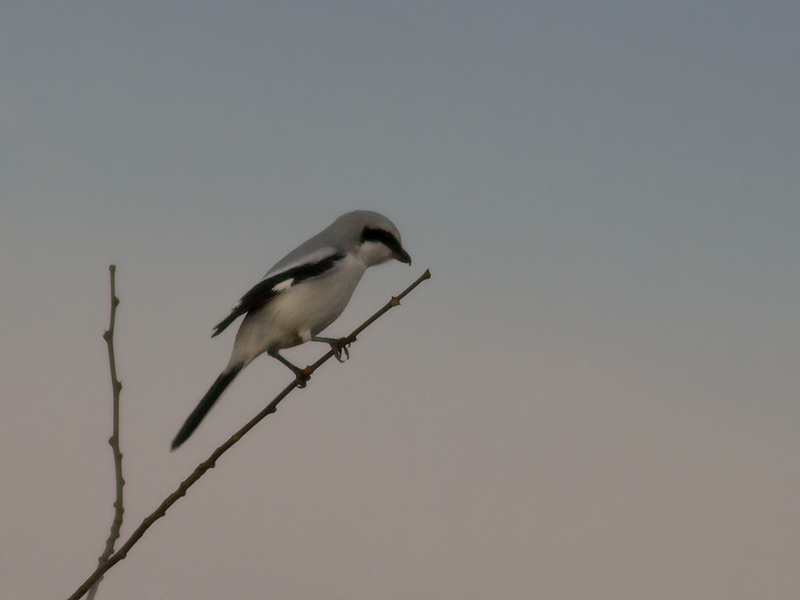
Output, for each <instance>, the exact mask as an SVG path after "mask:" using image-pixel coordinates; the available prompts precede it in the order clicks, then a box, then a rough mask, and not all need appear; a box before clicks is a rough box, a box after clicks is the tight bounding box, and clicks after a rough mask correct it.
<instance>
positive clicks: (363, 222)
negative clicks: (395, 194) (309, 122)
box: [171, 210, 411, 450]
mask: <svg viewBox="0 0 800 600" xmlns="http://www.w3.org/2000/svg"><path fill="white" fill-rule="evenodd" d="M392 259H394V260H397V261H399V262H401V263H405V264H408V265H410V264H411V257H410V256H409V254H408V252H406V251H405V249H404V248H403V245H402V243H401V240H400V232H399V231H398V229H397V227H396V226H395V225H394V223H392V222H391V221H390V220H389V219H388V218H386V217H385V216H383V215H381V214H379V213H377V212H373V211H369V210H356V211H352V212H348V213H345V214H343V215H341V216H340V217H339V218H337V219H336V220H335V221H334V222H333V223H332V224H331V225H329V226H328V227H327V228H325V229H324V230H322V231H321V232H320V233H318V234H317V235H315V236H314V237H312V238H310V239H309V240H307V241H305V242H304V243H302V244H301V245H300V246H298V247H297V248H295V249H294V250H292V251H291V252H290V253H289V254H287V255H286V256H284V257H283V258H282V259H281V260H279V261H278V262H277V263H276V264H275V266H274V267H272V268H271V269H270V270H269V271H267V273H266V275H264V277H263V278H262V279H261V281H259V282H258V283H257V284H256V285H255V286H253V287H252V289H250V291H248V292H247V293H246V294H245V295H244V296H242V299H241V300H240V301H239V303H238V304H237V305H236V306H234V307H233V309H232V310H231V312H230V314H229V315H228V316H227V317H225V318H224V319H223V320H222V321H220V323H219V324H218V325H216V327H214V332H213V333H212V335H211V337H212V338H213V337H216V336H218V335H219V334H220V333H222V332H223V331H224V330H225V329H226V328H227V327H228V326H229V325H231V323H233V322H234V321H236V319H238V318H239V317H240V316H242V315H244V319H243V321H242V324H241V325H240V326H239V331H238V332H237V333H236V339H235V341H234V343H233V351H232V352H231V357H230V360H229V361H228V365H227V366H226V367H225V369H223V371H222V373H220V375H219V377H217V379H216V380H215V381H214V383H213V384H211V387H210V388H209V390H208V392H206V394H205V396H203V398H202V399H201V400H200V402H199V403H198V405H197V407H196V408H195V409H194V410H193V411H192V413H191V414H190V415H189V417H188V418H187V419H186V422H185V423H184V424H183V426H182V427H181V428H180V430H179V431H178V433H177V435H176V436H175V439H174V440H173V441H172V446H171V448H172V450H175V449H176V448H178V447H179V446H180V445H181V444H183V443H184V442H185V441H186V440H187V439H188V438H189V436H191V435H192V433H194V431H195V430H196V429H197V427H198V425H200V422H201V421H202V420H203V418H205V416H206V415H207V414H208V411H209V410H211V408H212V407H213V406H214V404H215V403H216V401H217V400H218V399H219V397H220V396H221V395H222V393H223V392H224V391H225V390H226V389H227V388H228V386H229V385H230V384H231V383H232V382H233V380H234V379H235V378H236V376H237V375H238V374H239V373H240V372H241V371H242V369H244V368H245V367H246V366H247V365H249V364H250V363H251V362H253V360H255V359H256V358H257V357H258V356H260V355H261V354H263V353H265V352H266V353H267V354H268V355H269V356H272V357H273V358H275V359H277V360H278V361H280V362H281V363H282V364H284V365H286V366H287V367H289V369H291V370H292V372H293V373H294V374H295V376H296V377H297V378H298V379H299V380H300V385H301V386H303V385H305V381H304V380H303V371H302V369H300V368H298V367H296V366H295V365H293V364H292V363H291V362H289V361H288V360H287V359H286V358H284V357H283V356H281V354H280V353H279V350H283V349H285V348H292V347H294V346H299V345H300V344H303V343H305V342H308V341H315V342H324V343H327V344H330V345H331V346H332V347H333V349H334V353H335V354H336V358H338V359H339V360H342V359H341V350H342V345H341V342H340V341H339V340H336V339H332V338H325V337H319V336H318V334H319V333H320V332H322V331H323V330H324V329H325V328H326V327H328V326H329V325H330V324H331V323H333V322H334V321H335V320H336V319H337V318H338V317H339V315H341V314H342V311H344V309H345V307H346V306H347V303H348V302H349V301H350V298H351V297H352V295H353V292H354V291H355V289H356V286H357V285H358V283H359V281H361V277H362V275H364V272H365V271H366V270H367V268H369V267H372V266H374V265H378V264H381V263H385V262H387V261H389V260H392ZM344 349H345V352H346V348H344ZM348 355H349V354H348Z"/></svg>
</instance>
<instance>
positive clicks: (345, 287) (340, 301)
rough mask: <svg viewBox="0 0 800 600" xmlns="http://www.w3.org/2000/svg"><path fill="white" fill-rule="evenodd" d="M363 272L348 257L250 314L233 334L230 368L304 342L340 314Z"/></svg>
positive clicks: (357, 259) (359, 261) (359, 264)
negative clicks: (268, 352) (234, 335)
mask: <svg viewBox="0 0 800 600" xmlns="http://www.w3.org/2000/svg"><path fill="white" fill-rule="evenodd" d="M365 270H366V265H365V263H364V261H363V260H362V259H361V257H359V256H358V255H353V254H349V255H347V256H346V257H345V258H344V259H343V260H342V262H341V263H338V264H337V265H336V266H335V267H334V268H333V269H332V270H331V271H329V272H328V273H325V274H324V275H321V276H319V277H314V278H312V279H309V280H306V281H304V282H302V283H299V284H297V285H295V286H292V287H291V288H289V289H287V290H284V291H282V292H281V293H280V294H278V296H276V297H275V298H274V299H272V300H271V301H269V302H268V303H267V304H266V305H264V306H263V307H262V308H259V309H256V310H253V311H250V312H249V313H248V314H247V316H246V317H245V318H244V321H242V325H241V327H240V328H239V331H238V333H237V334H236V341H235V342H234V346H233V352H232V353H231V359H230V362H229V366H230V365H235V364H238V363H242V366H244V365H247V364H248V363H250V362H251V361H252V360H253V359H255V358H256V357H257V356H259V355H260V354H262V353H264V352H267V351H276V350H281V349H283V348H291V347H293V346H297V345H299V344H302V343H303V342H307V341H308V340H309V339H310V338H311V337H312V336H316V335H317V334H319V333H320V332H321V331H322V330H324V329H325V328H326V327H328V325H330V324H331V323H333V322H334V321H335V320H336V319H337V318H338V317H339V315H341V314H342V311H344V309H345V307H346V306H347V303H348V302H349V301H350V298H351V296H352V295H353V291H354V290H355V289H356V286H357V285H358V282H359V281H360V280H361V276H362V275H363V274H364V271H365Z"/></svg>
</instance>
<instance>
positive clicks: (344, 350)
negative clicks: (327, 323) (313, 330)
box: [311, 337, 355, 363]
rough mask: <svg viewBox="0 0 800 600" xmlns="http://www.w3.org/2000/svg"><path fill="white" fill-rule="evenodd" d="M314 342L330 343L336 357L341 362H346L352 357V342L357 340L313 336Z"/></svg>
mask: <svg viewBox="0 0 800 600" xmlns="http://www.w3.org/2000/svg"><path fill="white" fill-rule="evenodd" d="M311 340H312V341H314V342H323V343H325V344H328V345H329V346H330V347H331V350H333V356H334V357H336V360H338V361H339V362H340V363H343V362H345V361H346V360H348V359H349V358H350V348H349V347H348V346H350V344H352V343H353V342H354V341H355V340H351V339H349V338H346V337H343V338H325V337H313V338H311Z"/></svg>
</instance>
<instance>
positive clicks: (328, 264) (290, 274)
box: [211, 248, 345, 337]
mask: <svg viewBox="0 0 800 600" xmlns="http://www.w3.org/2000/svg"><path fill="white" fill-rule="evenodd" d="M344 257H345V254H344V252H337V251H336V250H334V249H333V248H325V249H324V251H320V252H315V253H314V255H313V256H308V257H307V258H308V259H310V260H307V261H306V262H298V263H295V264H292V265H288V268H282V269H280V270H277V269H276V268H273V269H272V270H271V271H269V272H268V273H267V274H266V275H265V276H264V279H262V280H261V281H259V282H258V283H257V284H256V285H254V286H253V288H252V289H251V290H250V291H249V292H247V293H246V294H245V295H244V296H242V299H241V300H239V303H238V304H237V305H236V306H234V307H233V310H231V314H229V315H228V316H227V317H225V319H223V320H222V321H220V323H219V324H218V325H216V326H215V327H214V333H213V334H211V337H215V336H217V335H219V334H220V333H222V332H223V331H224V330H225V328H227V327H228V325H230V324H231V323H233V322H234V321H235V320H236V319H237V318H239V317H240V316H241V315H243V314H246V313H248V312H250V311H251V310H253V309H254V308H258V307H260V306H263V305H265V304H266V303H267V302H269V301H270V300H272V299H273V298H275V297H276V296H277V295H278V294H280V293H281V292H283V291H285V290H287V289H289V288H290V287H292V286H294V285H297V284H298V283H300V282H301V281H305V280H306V279H311V278H312V277H319V276H320V275H322V274H323V273H326V272H328V271H330V270H331V269H332V268H333V267H334V266H335V265H336V263H338V262H339V261H341V260H343V259H344ZM278 264H280V263H278ZM276 267H277V265H276ZM274 271H277V272H274Z"/></svg>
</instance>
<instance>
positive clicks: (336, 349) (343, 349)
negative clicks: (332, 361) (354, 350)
mask: <svg viewBox="0 0 800 600" xmlns="http://www.w3.org/2000/svg"><path fill="white" fill-rule="evenodd" d="M347 346H348V345H347V344H346V343H344V342H337V343H335V344H331V348H333V355H334V356H335V357H336V360H338V361H339V362H340V363H343V362H345V361H346V360H348V359H349V358H350V348H348V347H347ZM342 354H344V358H342Z"/></svg>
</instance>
